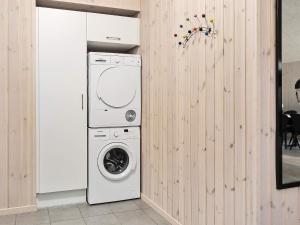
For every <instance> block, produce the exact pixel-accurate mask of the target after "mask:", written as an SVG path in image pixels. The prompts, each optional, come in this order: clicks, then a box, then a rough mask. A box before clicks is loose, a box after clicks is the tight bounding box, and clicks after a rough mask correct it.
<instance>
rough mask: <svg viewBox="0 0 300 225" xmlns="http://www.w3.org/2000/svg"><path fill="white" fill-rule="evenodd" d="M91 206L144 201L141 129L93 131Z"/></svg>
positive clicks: (89, 175) (89, 132) (89, 189)
mask: <svg viewBox="0 0 300 225" xmlns="http://www.w3.org/2000/svg"><path fill="white" fill-rule="evenodd" d="M88 136H89V150H88V154H89V156H88V158H89V165H88V189H87V201H88V203H89V204H91V205H92V204H99V203H107V202H115V201H122V200H128V199H136V198H140V128H138V127H128V128H105V129H89V131H88Z"/></svg>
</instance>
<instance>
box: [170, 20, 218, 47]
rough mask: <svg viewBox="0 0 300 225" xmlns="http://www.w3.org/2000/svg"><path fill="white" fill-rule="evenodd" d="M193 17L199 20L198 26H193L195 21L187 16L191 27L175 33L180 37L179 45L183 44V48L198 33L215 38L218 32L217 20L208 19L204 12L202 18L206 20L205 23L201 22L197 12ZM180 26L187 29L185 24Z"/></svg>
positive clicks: (175, 35) (176, 36)
mask: <svg viewBox="0 0 300 225" xmlns="http://www.w3.org/2000/svg"><path fill="white" fill-rule="evenodd" d="M193 18H194V19H195V20H196V22H197V26H193V23H192V21H191V19H190V18H186V22H189V23H190V25H191V27H189V28H188V29H187V30H186V31H185V32H184V33H183V34H177V33H176V34H174V37H175V38H180V40H179V42H178V45H179V46H183V48H186V47H187V46H188V44H189V42H190V40H191V39H192V37H194V36H195V35H197V34H204V36H205V37H211V38H214V37H215V35H216V34H217V32H216V29H215V21H214V20H213V19H210V20H209V21H208V20H207V17H206V14H202V16H201V18H202V20H203V21H204V25H203V23H202V22H201V20H200V18H199V16H198V15H197V14H195V15H194V16H193ZM179 28H180V29H181V30H182V29H185V27H184V25H183V24H180V25H179Z"/></svg>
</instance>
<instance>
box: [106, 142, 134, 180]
mask: <svg viewBox="0 0 300 225" xmlns="http://www.w3.org/2000/svg"><path fill="white" fill-rule="evenodd" d="M103 164H104V168H105V169H106V170H107V172H109V173H111V174H115V175H116V174H121V173H123V172H124V171H125V170H126V169H127V167H128V165H129V155H128V154H127V152H126V151H125V150H124V149H122V148H112V149H110V150H109V151H108V152H107V153H106V154H105V156H104V159H103Z"/></svg>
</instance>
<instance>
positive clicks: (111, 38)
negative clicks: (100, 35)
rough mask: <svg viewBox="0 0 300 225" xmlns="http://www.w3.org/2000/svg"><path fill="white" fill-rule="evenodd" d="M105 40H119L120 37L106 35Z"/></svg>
mask: <svg viewBox="0 0 300 225" xmlns="http://www.w3.org/2000/svg"><path fill="white" fill-rule="evenodd" d="M106 39H107V40H113V41H121V38H120V37H106Z"/></svg>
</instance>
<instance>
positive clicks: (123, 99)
mask: <svg viewBox="0 0 300 225" xmlns="http://www.w3.org/2000/svg"><path fill="white" fill-rule="evenodd" d="M139 75H140V68H138V67H133V66H116V67H110V68H108V69H106V70H105V71H103V72H102V73H101V74H100V75H99V78H98V84H97V95H98V98H99V99H100V100H101V101H103V102H104V103H105V104H106V105H108V106H110V107H113V108H122V107H125V106H127V105H129V104H130V103H131V102H132V101H133V100H134V98H135V96H136V92H137V88H138V85H139V84H138V82H139Z"/></svg>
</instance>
